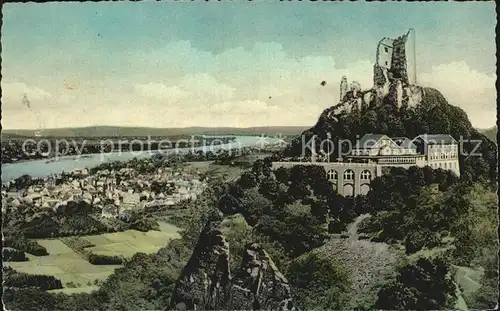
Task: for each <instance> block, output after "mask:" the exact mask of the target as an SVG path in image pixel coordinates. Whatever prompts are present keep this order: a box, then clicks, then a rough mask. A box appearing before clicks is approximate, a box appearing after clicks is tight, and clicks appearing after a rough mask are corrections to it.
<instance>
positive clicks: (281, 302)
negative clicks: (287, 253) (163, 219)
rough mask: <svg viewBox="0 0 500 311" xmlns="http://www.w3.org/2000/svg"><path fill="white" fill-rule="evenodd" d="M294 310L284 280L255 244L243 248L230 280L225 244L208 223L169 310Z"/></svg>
mask: <svg viewBox="0 0 500 311" xmlns="http://www.w3.org/2000/svg"><path fill="white" fill-rule="evenodd" d="M172 309H173V310H294V306H293V303H292V299H291V291H290V286H289V285H288V281H287V280H286V278H285V277H284V276H283V275H282V274H281V273H280V272H279V271H278V269H277V267H276V266H275V264H274V263H273V261H272V260H271V258H270V257H269V255H268V254H267V253H266V251H264V250H263V249H262V248H261V247H260V246H259V245H258V244H255V243H252V244H249V245H247V247H246V250H245V252H244V254H243V262H242V265H241V267H240V268H239V269H237V271H236V272H235V276H234V277H231V275H230V270H229V244H228V242H227V241H226V239H225V238H224V236H223V234H222V232H221V229H220V222H209V223H207V225H206V226H205V228H204V229H203V231H202V232H201V234H200V239H199V241H198V244H197V245H196V247H195V249H194V251H193V255H192V256H191V258H190V260H189V262H188V264H187V265H186V267H185V268H184V269H183V271H182V273H181V275H180V277H179V279H178V280H177V284H176V286H175V290H174V293H173V295H172V300H171V306H170V308H169V310H172Z"/></svg>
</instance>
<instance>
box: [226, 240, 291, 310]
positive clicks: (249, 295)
mask: <svg viewBox="0 0 500 311" xmlns="http://www.w3.org/2000/svg"><path fill="white" fill-rule="evenodd" d="M231 294H232V295H231V296H232V300H233V303H232V305H231V307H232V309H233V310H234V309H246V310H248V309H252V310H294V306H293V303H292V296H291V291H290V286H289V285H288V281H287V279H286V278H285V277H284V276H283V274H281V272H279V271H278V268H277V267H276V265H275V264H274V262H273V261H272V260H271V258H270V257H269V255H268V254H267V252H266V251H265V250H263V249H262V248H261V247H260V246H259V245H257V244H255V243H253V244H250V245H248V246H247V249H246V250H245V253H244V255H243V265H242V267H241V271H240V272H239V273H238V274H237V275H236V276H235V278H234V279H233V286H232V288H231ZM241 298H244V299H241ZM241 302H243V304H242V303H241Z"/></svg>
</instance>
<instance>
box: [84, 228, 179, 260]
mask: <svg viewBox="0 0 500 311" xmlns="http://www.w3.org/2000/svg"><path fill="white" fill-rule="evenodd" d="M159 225H160V230H161V231H148V232H140V231H137V230H127V231H124V232H116V233H105V234H100V235H91V236H85V237H82V238H83V239H85V240H87V241H89V242H91V243H92V244H94V245H95V246H94V247H89V248H86V250H87V251H89V252H91V253H94V254H98V255H108V256H113V255H118V256H123V257H125V258H130V257H132V256H133V255H134V254H135V253H146V254H151V253H156V252H157V251H158V250H159V249H160V248H162V247H164V246H166V245H167V244H168V241H170V240H171V239H176V238H179V237H180V235H179V233H178V230H179V229H178V228H177V227H175V226H173V225H170V224H168V223H165V222H159Z"/></svg>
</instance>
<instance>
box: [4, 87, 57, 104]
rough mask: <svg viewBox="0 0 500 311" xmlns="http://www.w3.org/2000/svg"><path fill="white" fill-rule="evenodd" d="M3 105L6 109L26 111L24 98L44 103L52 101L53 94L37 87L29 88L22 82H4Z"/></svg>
mask: <svg viewBox="0 0 500 311" xmlns="http://www.w3.org/2000/svg"><path fill="white" fill-rule="evenodd" d="M1 85H2V104H3V106H4V107H5V108H9V107H12V108H14V107H16V106H19V107H20V108H22V109H24V108H25V105H24V104H23V101H22V99H23V97H24V95H25V94H26V97H27V98H28V99H29V101H44V100H47V99H50V98H51V97H52V94H50V93H49V92H47V91H45V90H43V89H41V88H39V87H35V86H28V85H26V84H25V83H20V82H4V81H2V83H1Z"/></svg>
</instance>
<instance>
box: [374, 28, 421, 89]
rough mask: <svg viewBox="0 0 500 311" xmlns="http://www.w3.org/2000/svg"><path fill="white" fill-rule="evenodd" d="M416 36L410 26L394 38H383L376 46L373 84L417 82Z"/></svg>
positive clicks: (409, 83)
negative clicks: (397, 81)
mask: <svg viewBox="0 0 500 311" xmlns="http://www.w3.org/2000/svg"><path fill="white" fill-rule="evenodd" d="M415 43H416V36H415V30H414V29H413V28H411V29H410V30H409V31H408V32H407V33H406V34H404V35H402V36H401V37H398V38H396V39H391V38H383V39H382V40H380V41H379V43H378V46H377V54H376V62H375V66H374V77H373V80H374V84H375V85H376V86H377V85H378V86H381V85H384V84H385V83H386V82H389V83H390V82H394V81H396V80H399V81H401V82H402V83H403V84H405V85H415V84H417V70H416V46H415Z"/></svg>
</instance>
